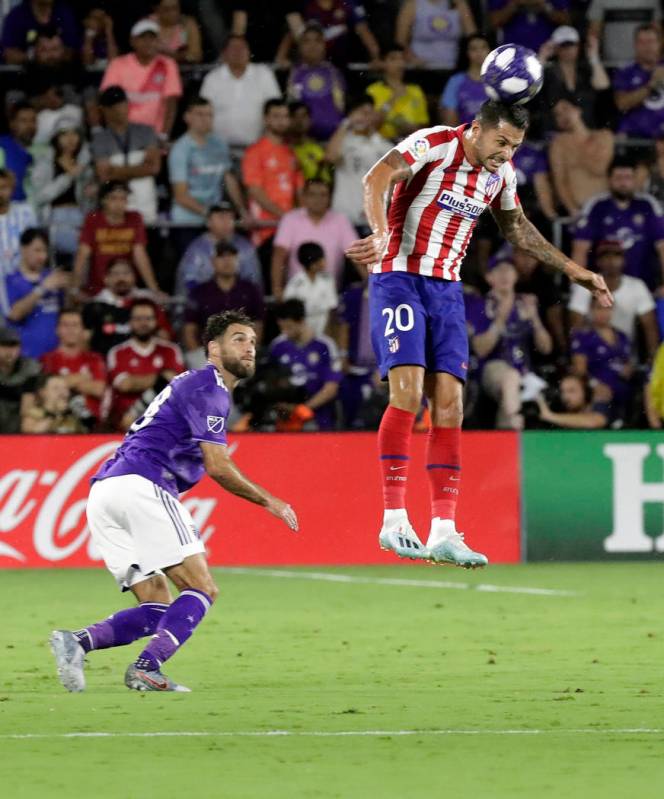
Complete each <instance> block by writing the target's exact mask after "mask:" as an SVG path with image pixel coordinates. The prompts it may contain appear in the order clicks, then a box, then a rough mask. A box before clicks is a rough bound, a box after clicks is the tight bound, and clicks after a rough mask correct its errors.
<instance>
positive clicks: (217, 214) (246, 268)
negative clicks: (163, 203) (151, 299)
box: [175, 202, 263, 296]
mask: <svg viewBox="0 0 664 799" xmlns="http://www.w3.org/2000/svg"><path fill="white" fill-rule="evenodd" d="M206 225H207V230H206V231H205V233H201V235H200V236H197V237H196V238H195V239H194V240H193V241H192V242H191V244H190V245H189V246H188V247H187V249H186V250H185V252H184V255H183V256H182V260H181V261H180V264H179V265H178V269H177V274H176V277H175V291H176V294H178V295H179V296H184V295H185V294H186V293H188V292H190V291H192V290H193V289H194V288H195V287H196V286H200V284H201V283H207V281H208V280H211V279H212V276H213V274H214V269H213V267H212V260H213V258H214V253H215V248H216V246H217V244H219V243H220V242H222V241H224V242H230V243H231V244H232V245H233V246H234V247H235V248H236V249H237V252H238V277H239V278H241V279H242V280H248V281H249V282H250V283H253V284H254V285H255V286H256V288H258V289H259V290H260V291H262V290H263V276H262V274H261V265H260V262H259V260H258V255H257V253H256V249H255V248H254V246H253V245H252V244H251V243H250V242H249V240H248V239H247V237H246V236H242V235H241V234H240V233H238V232H237V230H236V229H235V211H234V209H233V206H232V205H231V204H230V203H228V202H220V203H219V204H218V205H213V206H212V207H211V208H210V209H209V210H208V213H207V219H206Z"/></svg>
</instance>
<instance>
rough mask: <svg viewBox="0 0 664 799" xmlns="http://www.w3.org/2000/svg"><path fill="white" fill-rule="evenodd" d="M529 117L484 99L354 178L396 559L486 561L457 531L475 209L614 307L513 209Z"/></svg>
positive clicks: (388, 532) (357, 255) (356, 251)
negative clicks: (410, 498)
mask: <svg viewBox="0 0 664 799" xmlns="http://www.w3.org/2000/svg"><path fill="white" fill-rule="evenodd" d="M528 121H529V118H528V112H527V111H526V110H525V109H524V108H523V106H520V105H505V104H502V103H499V102H495V101H487V102H485V103H484V104H483V105H482V107H481V108H480V110H479V112H478V114H477V117H476V118H475V119H474V120H473V121H472V123H471V124H470V125H461V126H459V127H457V128H450V127H446V126H443V125H439V126H437V127H433V128H425V129H423V130H418V131H416V132H415V133H413V134H412V135H411V136H409V137H408V138H407V139H404V140H403V141H402V142H401V143H400V144H398V145H397V146H396V147H395V148H394V149H393V150H391V151H390V152H389V153H387V155H386V156H385V157H384V158H382V159H381V160H380V161H379V162H378V163H377V164H375V165H374V166H373V167H372V168H371V170H370V171H369V172H368V174H367V175H366V176H365V178H364V203H365V211H366V214H367V219H368V221H369V224H370V226H371V229H372V230H373V233H372V234H371V235H370V236H368V237H367V238H364V239H361V240H359V241H356V242H354V243H353V244H352V245H351V246H350V247H349V248H348V251H347V255H348V256H349V257H350V258H352V259H353V260H355V261H356V262H357V263H359V264H364V265H365V266H367V268H368V269H369V271H370V272H371V275H370V279H369V305H370V312H371V330H372V341H373V345H374V349H375V351H376V357H377V359H378V364H379V367H380V371H381V374H382V376H383V378H384V379H385V378H387V380H388V382H389V405H388V407H387V409H386V411H385V414H384V416H383V419H382V421H381V424H380V429H379V432H378V449H379V461H380V470H381V478H382V486H383V503H384V516H383V526H382V529H381V531H380V536H379V542H380V545H381V547H383V548H384V549H389V550H392V551H393V552H395V553H396V554H397V555H400V556H401V557H407V558H420V559H425V560H430V561H433V562H436V563H451V564H454V565H457V566H464V567H466V568H474V567H478V566H485V565H486V564H487V562H488V561H487V558H486V557H485V556H484V555H482V554H480V553H479V552H473V551H472V550H471V549H470V548H469V547H468V546H467V545H466V543H465V542H464V539H463V535H462V534H461V533H459V532H458V531H457V530H456V525H455V512H456V506H457V501H458V499H459V493H460V488H461V453H460V439H461V422H462V418H463V385H464V382H465V379H466V372H467V369H468V355H469V353H468V336H467V333H466V320H465V310H464V302H463V291H462V287H461V282H460V280H461V278H460V269H461V265H462V262H463V258H464V256H465V254H466V249H467V247H468V243H469V241H470V237H471V236H472V233H473V229H474V227H475V225H476V224H477V220H478V217H479V216H480V214H481V213H482V212H483V211H484V210H485V209H486V208H487V207H489V208H490V209H491V213H492V214H493V216H494V218H495V220H496V222H497V223H498V226H499V227H500V229H501V231H502V233H503V235H504V236H505V238H506V239H507V240H508V241H509V242H510V243H511V244H513V245H514V246H515V247H519V248H520V249H523V250H525V251H526V252H528V253H529V254H531V255H533V256H535V257H537V259H538V260H540V261H542V262H543V263H545V264H547V265H548V266H551V267H553V268H554V269H557V270H559V271H560V272H563V273H564V274H565V275H567V277H568V278H569V279H570V280H572V281H573V282H575V283H579V284H580V285H582V286H584V287H585V288H587V289H588V290H589V291H590V292H591V293H592V294H593V295H594V296H595V297H596V298H597V300H598V302H599V303H600V304H601V305H602V306H605V307H609V306H611V305H612V303H613V298H612V296H611V293H610V292H609V290H608V288H607V287H606V284H605V282H604V279H603V278H602V277H601V276H600V275H596V274H594V273H593V272H590V271H589V270H587V269H584V268H583V267H581V266H579V265H578V264H576V263H574V262H573V261H571V260H570V259H569V258H567V257H566V256H565V255H564V254H563V253H562V252H560V250H558V249H556V247H554V246H553V245H552V244H550V243H549V242H548V241H547V240H546V239H545V238H544V237H543V236H542V235H541V234H540V233H539V231H538V230H537V229H536V228H535V227H534V225H533V224H532V223H531V222H529V221H528V219H526V217H525V215H524V213H523V210H522V209H521V206H520V203H519V198H518V196H517V191H516V185H517V180H516V173H515V170H514V166H513V165H512V162H511V159H512V157H513V155H514V153H515V151H516V149H517V148H518V147H519V145H520V144H521V142H522V141H523V138H524V136H525V133H526V130H527V128H528ZM392 187H393V188H394V191H393V194H392V199H391V201H390V203H389V209H387V210H386V201H387V197H388V193H389V191H390V189H391V188H392ZM503 324H504V323H501V322H499V321H495V322H494V323H493V325H492V326H491V328H489V330H490V332H491V333H492V334H493V335H495V337H496V341H497V340H498V338H499V337H500V335H501V333H502V326H503ZM423 394H424V395H425V396H426V398H427V401H428V403H429V410H430V412H431V423H432V427H431V430H430V432H429V437H428V443H427V456H426V470H427V476H428V479H429V484H430V491H431V529H430V532H429V538H428V540H427V543H426V546H425V545H424V544H423V543H422V541H421V540H420V538H419V537H418V535H417V533H416V532H415V531H414V530H413V528H412V526H411V524H410V522H409V520H408V514H407V511H406V501H405V500H406V485H407V481H408V477H409V467H410V439H411V431H412V428H413V421H414V419H415V414H416V413H417V411H418V410H419V408H420V405H421V402H422V395H423Z"/></svg>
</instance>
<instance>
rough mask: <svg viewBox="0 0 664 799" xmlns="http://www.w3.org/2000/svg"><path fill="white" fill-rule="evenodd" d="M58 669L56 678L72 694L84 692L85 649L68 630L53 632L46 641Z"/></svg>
mask: <svg viewBox="0 0 664 799" xmlns="http://www.w3.org/2000/svg"><path fill="white" fill-rule="evenodd" d="M48 640H49V644H50V645H51V652H53V657H54V658H55V664H56V666H57V667H58V678H59V679H60V682H61V683H62V684H63V685H64V687H65V688H66V689H67V690H68V691H71V692H72V693H80V692H81V691H84V690H85V673H84V671H83V668H84V666H85V649H83V647H82V646H81V645H80V644H79V642H78V638H77V637H76V636H75V635H74V633H72V632H69V630H53V632H52V633H51V637H50V638H49V639H48Z"/></svg>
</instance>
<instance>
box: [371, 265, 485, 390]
mask: <svg viewBox="0 0 664 799" xmlns="http://www.w3.org/2000/svg"><path fill="white" fill-rule="evenodd" d="M369 308H370V312H371V342H372V344H373V348H374V351H375V353H376V360H377V361H378V366H379V369H380V374H381V377H382V378H383V379H385V378H386V377H387V373H388V372H389V371H390V369H393V368H394V367H395V366H405V365H410V364H413V365H415V366H423V367H424V368H425V369H426V371H427V372H448V373H449V374H451V375H454V376H455V377H458V378H459V380H462V381H464V382H465V380H466V373H467V371H468V355H469V353H468V332H467V330H466V310H465V307H464V302H463V285H462V283H461V282H459V281H450V280H440V279H439V278H433V277H426V276H424V275H413V274H410V273H408V272H382V273H381V274H375V275H370V276H369Z"/></svg>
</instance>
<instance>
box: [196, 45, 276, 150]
mask: <svg viewBox="0 0 664 799" xmlns="http://www.w3.org/2000/svg"><path fill="white" fill-rule="evenodd" d="M221 56H222V60H223V63H222V64H221V65H220V66H218V67H215V69H213V70H211V71H210V72H208V74H207V75H206V76H205V79H204V80H203V83H202V85H201V91H200V94H201V97H205V99H206V100H209V101H210V102H211V103H212V107H213V109H214V132H215V133H216V134H217V136H220V137H221V138H222V139H224V141H226V142H227V143H228V145H229V146H230V148H231V150H232V151H233V153H234V155H237V154H238V153H239V152H240V151H242V150H244V148H245V147H248V146H249V145H250V144H253V143H254V142H255V141H257V139H258V138H259V137H260V135H261V133H262V131H263V106H264V104H265V101H266V100H270V99H272V98H273V97H281V91H280V89H279V84H278V83H277V79H276V78H275V77H274V73H273V72H272V70H271V69H270V68H269V67H268V66H266V65H265V64H251V63H250V61H249V60H250V57H251V54H250V52H249V45H248V44H247V40H246V39H245V38H244V36H235V35H232V36H229V37H228V39H227V40H226V44H225V45H224V49H223V51H222V54H221Z"/></svg>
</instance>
